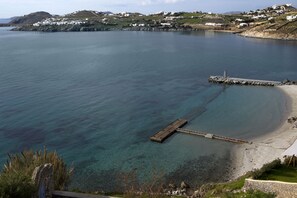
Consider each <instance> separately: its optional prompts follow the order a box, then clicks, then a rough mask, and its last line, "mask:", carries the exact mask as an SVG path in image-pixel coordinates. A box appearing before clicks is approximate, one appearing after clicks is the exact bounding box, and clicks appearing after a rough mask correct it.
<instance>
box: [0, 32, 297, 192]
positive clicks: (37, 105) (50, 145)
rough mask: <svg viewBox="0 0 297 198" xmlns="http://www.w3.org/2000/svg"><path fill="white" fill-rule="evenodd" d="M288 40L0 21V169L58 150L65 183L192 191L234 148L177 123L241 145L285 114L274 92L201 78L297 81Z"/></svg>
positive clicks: (218, 170) (216, 174) (226, 162)
mask: <svg viewBox="0 0 297 198" xmlns="http://www.w3.org/2000/svg"><path fill="white" fill-rule="evenodd" d="M296 51H297V42H295V41H277V40H262V39H252V38H244V37H240V36H238V35H234V34H230V33H216V32H208V31H206V32H204V31H201V32H200V31H198V32H186V33H185V32H131V31H112V32H67V33H65V32H62V33H39V32H14V31H10V28H0V164H3V163H5V162H6V160H7V159H8V156H7V154H8V153H18V152H20V151H22V150H24V149H36V150H37V149H43V148H44V146H46V148H47V149H48V150H49V151H57V152H58V154H59V155H60V156H61V157H62V158H63V159H64V160H65V162H66V163H67V165H68V166H69V167H71V166H73V167H74V175H73V176H72V179H71V183H70V186H69V189H81V190H85V191H104V192H115V191H119V190H120V189H121V188H122V187H123V183H124V181H126V180H125V179H127V178H128V176H131V175H132V176H133V178H134V179H135V180H137V182H139V183H149V182H151V181H152V180H154V179H155V180H156V179H158V180H162V182H164V183H165V184H168V183H170V182H171V183H176V184H177V185H178V184H179V183H180V182H181V181H186V182H187V183H190V185H191V186H199V185H201V184H202V183H205V182H216V181H222V180H224V179H226V178H227V175H228V174H230V170H229V168H230V164H231V163H232V162H231V161H230V159H231V157H232V156H231V152H230V151H231V149H232V148H233V144H231V143H227V142H222V141H216V140H209V139H205V138H199V137H194V136H189V135H184V134H175V135H173V136H172V137H170V138H169V139H168V140H166V141H165V142H164V143H163V144H159V143H155V142H151V141H150V139H149V137H150V136H152V135H153V134H155V133H156V132H157V131H159V130H161V129H162V128H164V127H166V126H167V125H168V124H169V123H171V122H172V121H174V120H176V119H178V118H185V119H187V120H188V121H189V123H188V124H187V125H186V126H185V128H187V129H193V130H199V131H206V132H208V133H212V134H218V135H225V136H229V137H234V138H242V139H245V140H251V139H253V138H256V137H259V136H261V135H264V134H267V133H269V132H271V131H273V130H275V129H276V128H277V127H278V126H280V125H281V124H282V123H283V122H284V121H285V118H286V117H285V116H286V115H287V113H288V111H289V108H290V107H289V105H288V100H287V96H286V95H285V94H284V93H283V92H281V91H280V90H279V89H277V88H274V87H251V86H223V85H217V84H211V83H209V82H208V77H209V76H210V75H222V74H223V72H224V70H226V71H227V72H228V75H229V76H233V77H242V78H252V79H264V80H280V81H282V80H284V79H291V80H297V66H296Z"/></svg>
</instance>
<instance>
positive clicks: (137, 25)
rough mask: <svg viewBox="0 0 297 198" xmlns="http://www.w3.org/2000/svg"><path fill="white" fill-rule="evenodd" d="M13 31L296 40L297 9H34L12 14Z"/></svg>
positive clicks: (284, 6) (277, 6)
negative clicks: (201, 33) (206, 33)
mask: <svg viewBox="0 0 297 198" xmlns="http://www.w3.org/2000/svg"><path fill="white" fill-rule="evenodd" d="M0 26H14V27H15V28H14V29H13V30H15V31H40V32H78V31H115V30H124V31H125V30H126V31H198V30H212V31H225V32H232V33H238V34H240V35H242V36H246V37H258V38H272V39H289V40H296V39H297V9H296V8H294V7H293V6H292V5H291V4H284V5H274V6H271V7H268V8H265V9H257V10H252V11H249V12H241V13H240V12H230V13H225V14H216V13H210V12H201V11H199V12H158V13H155V14H149V15H144V14H141V13H130V12H124V13H112V12H97V11H91V10H83V11H77V12H73V13H70V14H66V15H63V16H59V15H51V14H49V13H47V12H35V13H31V14H28V15H25V16H22V17H14V18H12V20H11V22H10V23H8V24H0Z"/></svg>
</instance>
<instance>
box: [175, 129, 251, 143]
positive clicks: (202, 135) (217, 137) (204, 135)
mask: <svg viewBox="0 0 297 198" xmlns="http://www.w3.org/2000/svg"><path fill="white" fill-rule="evenodd" d="M176 131H177V132H179V133H184V134H188V135H194V136H200V137H205V138H209V139H216V140H222V141H225V142H232V143H236V144H248V143H249V142H248V141H246V140H241V139H237V138H230V137H226V136H221V135H214V134H211V133H205V132H201V131H195V130H190V129H182V128H178V129H177V130H176Z"/></svg>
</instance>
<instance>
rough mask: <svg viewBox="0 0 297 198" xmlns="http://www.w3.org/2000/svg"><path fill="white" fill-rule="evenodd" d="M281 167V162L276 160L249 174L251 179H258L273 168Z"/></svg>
mask: <svg viewBox="0 0 297 198" xmlns="http://www.w3.org/2000/svg"><path fill="white" fill-rule="evenodd" d="M280 166H281V160H280V159H276V160H274V161H272V162H270V163H267V164H264V165H263V167H262V168H260V169H257V170H254V171H253V172H251V177H252V178H253V179H259V178H260V177H261V176H263V175H264V174H265V173H267V172H269V171H271V170H272V169H274V168H278V167H280Z"/></svg>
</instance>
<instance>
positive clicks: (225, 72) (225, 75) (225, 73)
mask: <svg viewBox="0 0 297 198" xmlns="http://www.w3.org/2000/svg"><path fill="white" fill-rule="evenodd" d="M223 77H224V78H225V79H227V71H226V70H224V75H223Z"/></svg>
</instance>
